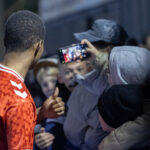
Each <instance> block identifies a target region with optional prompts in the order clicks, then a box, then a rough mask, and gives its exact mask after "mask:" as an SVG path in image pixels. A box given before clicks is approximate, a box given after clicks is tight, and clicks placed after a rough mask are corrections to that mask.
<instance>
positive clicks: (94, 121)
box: [82, 108, 108, 150]
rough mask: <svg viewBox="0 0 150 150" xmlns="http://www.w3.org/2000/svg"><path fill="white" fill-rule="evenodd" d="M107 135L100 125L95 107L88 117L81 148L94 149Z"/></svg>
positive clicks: (85, 149) (83, 149) (84, 149)
mask: <svg viewBox="0 0 150 150" xmlns="http://www.w3.org/2000/svg"><path fill="white" fill-rule="evenodd" d="M106 135H108V133H107V132H104V131H103V129H102V128H101V126H100V123H99V120H98V110H97V109H96V108H95V110H93V111H92V112H91V113H90V115H89V117H88V128H87V130H86V133H85V138H84V144H83V146H82V150H96V149H97V146H98V144H99V143H100V142H101V141H102V140H103V138H104V137H105V136H106Z"/></svg>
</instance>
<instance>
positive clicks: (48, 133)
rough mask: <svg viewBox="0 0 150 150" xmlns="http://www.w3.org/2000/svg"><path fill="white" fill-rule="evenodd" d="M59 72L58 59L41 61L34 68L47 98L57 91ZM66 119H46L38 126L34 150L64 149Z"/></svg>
mask: <svg viewBox="0 0 150 150" xmlns="http://www.w3.org/2000/svg"><path fill="white" fill-rule="evenodd" d="M58 71H59V70H58V59H56V58H43V59H40V60H39V61H38V63H37V64H36V66H35V67H34V74H35V77H36V79H37V81H38V83H39V85H40V86H41V89H42V91H43V93H44V95H45V96H46V97H47V98H48V97H49V96H52V95H53V93H54V91H55V88H56V83H57V77H58ZM59 90H60V91H61V90H62V89H59ZM59 96H60V95H59ZM64 119H65V116H60V117H58V118H55V119H48V118H46V120H45V121H42V122H41V124H38V125H37V126H36V128H35V144H34V150H41V149H44V148H47V149H50V150H59V149H63V147H64V146H65V143H66V138H65V136H64V132H63V126H62V125H63V122H64Z"/></svg>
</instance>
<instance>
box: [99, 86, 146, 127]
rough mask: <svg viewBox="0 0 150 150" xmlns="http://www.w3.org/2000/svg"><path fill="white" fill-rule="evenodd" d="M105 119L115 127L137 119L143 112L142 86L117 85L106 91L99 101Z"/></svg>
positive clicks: (101, 113)
mask: <svg viewBox="0 0 150 150" xmlns="http://www.w3.org/2000/svg"><path fill="white" fill-rule="evenodd" d="M98 110H99V113H100V115H101V116H102V118H103V120H104V121H105V122H106V123H107V124H108V125H109V126H110V127H113V128H117V127H119V126H121V125H122V124H123V123H125V122H127V121H132V120H135V119H136V117H138V116H139V115H141V114H142V112H143V95H142V90H141V87H140V86H137V85H115V86H112V87H111V88H109V89H108V90H107V91H105V92H104V93H103V94H102V95H101V97H100V98H99V102H98Z"/></svg>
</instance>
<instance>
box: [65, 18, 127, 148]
mask: <svg viewBox="0 0 150 150" xmlns="http://www.w3.org/2000/svg"><path fill="white" fill-rule="evenodd" d="M105 21H106V22H108V24H109V22H110V23H111V21H109V20H105ZM119 27H120V26H119ZM120 28H121V27H120ZM112 32H113V34H114V36H116V37H117V38H118V39H120V41H119V42H118V43H116V44H118V45H123V44H124V42H125V39H126V37H127V33H126V32H125V31H124V30H123V29H122V28H121V30H119V31H118V30H117V31H116V30H115V28H112ZM118 32H119V33H118ZM123 34H125V36H124V37H123V38H122V35H123ZM75 35H76V34H75ZM106 36H107V35H105V37H106ZM111 38H113V37H112V36H111V37H109V39H111ZM96 39H98V38H96ZM95 44H96V43H95ZM101 44H102V43H101ZM112 45H113V44H111V46H112ZM103 46H106V45H104V43H103ZM104 58H105V57H104ZM90 62H91V61H90ZM91 64H92V63H91ZM94 67H95V66H94ZM76 82H77V83H78V86H77V87H76V88H75V89H74V90H73V92H72V94H71V96H70V98H69V100H68V114H67V116H66V120H65V123H64V131H65V135H66V137H67V138H68V139H69V141H70V142H71V143H72V144H73V145H74V146H76V147H78V148H80V149H82V150H93V149H96V148H97V146H98V144H99V143H100V142H101V141H102V140H103V138H104V137H105V136H106V135H107V134H108V133H107V132H105V131H103V130H102V128H101V125H100V123H99V120H98V109H97V102H98V98H99V96H100V95H101V94H102V93H103V91H104V90H105V89H106V88H108V83H107V78H106V76H105V75H104V74H103V72H102V71H101V69H97V70H95V69H94V70H92V71H91V72H89V73H88V74H86V75H84V76H79V75H78V76H76ZM72 110H73V111H72ZM72 124H73V125H72Z"/></svg>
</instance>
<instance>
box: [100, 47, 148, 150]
mask: <svg viewBox="0 0 150 150" xmlns="http://www.w3.org/2000/svg"><path fill="white" fill-rule="evenodd" d="M97 60H98V56H97ZM109 68H110V75H109V78H110V79H109V80H111V81H112V85H115V84H141V83H144V81H145V79H146V77H147V75H148V74H149V72H150V51H148V50H147V49H145V48H140V47H131V46H122V47H115V48H113V49H112V51H111V53H110V57H109ZM147 107H148V108H147ZM144 109H145V111H144V113H143V115H141V116H139V117H138V118H137V119H136V120H135V121H130V122H127V123H125V124H123V125H122V126H121V127H119V128H117V129H115V130H114V131H113V132H111V133H110V135H108V136H107V137H106V138H105V139H104V140H103V141H102V143H100V146H99V150H128V149H129V148H131V147H136V146H137V145H138V146H142V145H143V144H144V142H146V143H149V139H150V106H149V105H145V106H144Z"/></svg>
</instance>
